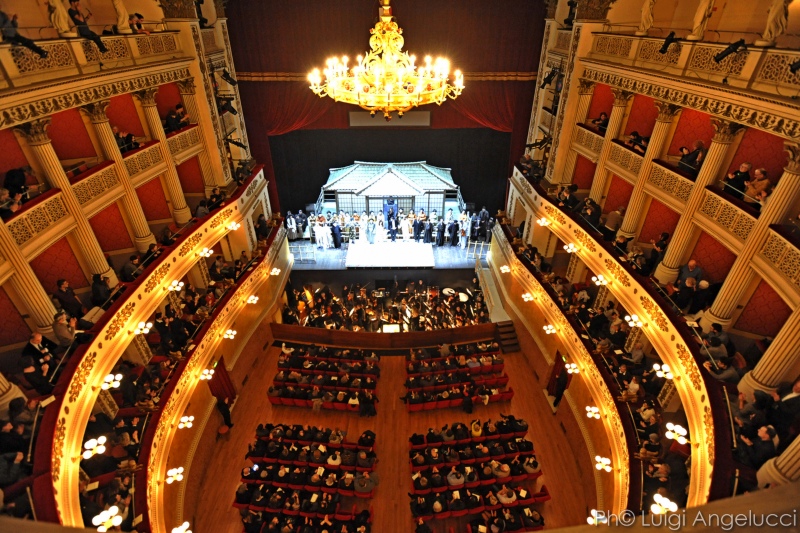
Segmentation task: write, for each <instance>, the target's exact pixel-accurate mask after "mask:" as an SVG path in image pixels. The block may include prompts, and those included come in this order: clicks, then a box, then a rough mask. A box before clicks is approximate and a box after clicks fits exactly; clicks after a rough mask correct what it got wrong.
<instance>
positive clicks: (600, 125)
mask: <svg viewBox="0 0 800 533" xmlns="http://www.w3.org/2000/svg"><path fill="white" fill-rule="evenodd" d="M608 120H609V118H608V113H606V112H604V111H603V112H601V113H600V116H598V117H597V118H595V119H592V121H591V122H592V124H594V125H595V126H597V129H599V130H600V131H601V132H603V133H605V132H606V129H608Z"/></svg>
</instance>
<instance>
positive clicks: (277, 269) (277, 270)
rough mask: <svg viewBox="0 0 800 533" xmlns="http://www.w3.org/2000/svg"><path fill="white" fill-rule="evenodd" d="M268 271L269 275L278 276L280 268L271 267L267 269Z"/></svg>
mask: <svg viewBox="0 0 800 533" xmlns="http://www.w3.org/2000/svg"><path fill="white" fill-rule="evenodd" d="M269 273H270V275H271V276H280V274H281V269H280V268H273V269H272V270H270V271H269Z"/></svg>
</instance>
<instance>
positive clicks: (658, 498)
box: [650, 492, 678, 514]
mask: <svg viewBox="0 0 800 533" xmlns="http://www.w3.org/2000/svg"><path fill="white" fill-rule="evenodd" d="M653 501H655V503H654V504H653V505H651V506H650V511H651V512H652V513H653V514H667V512H670V513H674V512H676V511H677V510H678V504H677V503H675V502H673V501H670V499H669V498H667V497H665V496H662V495H661V494H659V493H657V492H656V493H655V494H654V495H653Z"/></svg>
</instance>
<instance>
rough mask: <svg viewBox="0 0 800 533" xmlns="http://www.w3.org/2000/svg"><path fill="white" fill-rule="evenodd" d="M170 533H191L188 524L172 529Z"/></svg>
mask: <svg viewBox="0 0 800 533" xmlns="http://www.w3.org/2000/svg"><path fill="white" fill-rule="evenodd" d="M172 533H192V530H191V529H189V522H184V523H183V524H181V525H179V526H178V527H173V528H172Z"/></svg>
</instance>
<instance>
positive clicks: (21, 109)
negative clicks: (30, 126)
mask: <svg viewBox="0 0 800 533" xmlns="http://www.w3.org/2000/svg"><path fill="white" fill-rule="evenodd" d="M138 68H141V67H138ZM190 76H191V74H190V73H189V69H188V68H185V67H184V68H179V69H175V70H170V71H167V72H158V73H155V74H149V75H139V76H135V77H131V78H127V79H124V80H120V81H115V82H110V83H102V84H100V85H95V86H93V87H87V88H84V89H79V90H76V91H69V92H64V93H61V94H57V95H55V96H50V97H46V98H42V99H40V100H35V101H33V102H28V103H25V104H20V105H15V106H11V107H4V106H0V129H2V128H9V127H13V126H17V125H21V124H24V123H26V122H30V121H32V120H35V119H39V118H44V117H47V116H49V115H52V114H54V113H58V112H59V111H64V110H65V109H72V108H75V107H80V106H84V105H87V104H90V103H92V102H98V101H100V100H108V99H109V98H111V97H112V96H117V95H120V94H126V93H131V92H135V91H140V90H142V89H147V88H149V87H158V86H159V85H163V84H165V83H172V82H176V81H178V80H182V79H185V78H188V77H190ZM102 78H107V74H104V75H103V76H102ZM62 85H63V84H62ZM39 89H43V87H39V88H37V90H39Z"/></svg>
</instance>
